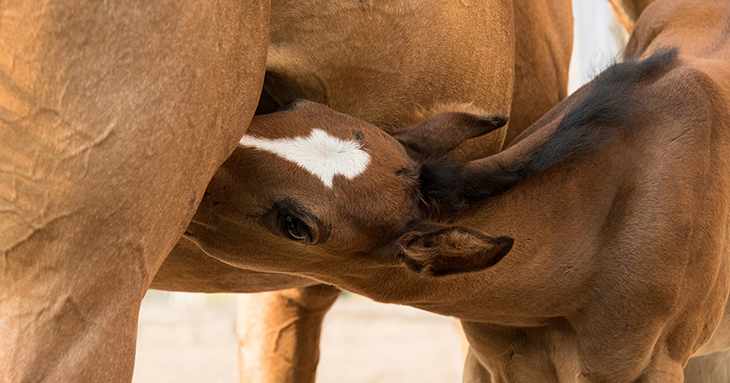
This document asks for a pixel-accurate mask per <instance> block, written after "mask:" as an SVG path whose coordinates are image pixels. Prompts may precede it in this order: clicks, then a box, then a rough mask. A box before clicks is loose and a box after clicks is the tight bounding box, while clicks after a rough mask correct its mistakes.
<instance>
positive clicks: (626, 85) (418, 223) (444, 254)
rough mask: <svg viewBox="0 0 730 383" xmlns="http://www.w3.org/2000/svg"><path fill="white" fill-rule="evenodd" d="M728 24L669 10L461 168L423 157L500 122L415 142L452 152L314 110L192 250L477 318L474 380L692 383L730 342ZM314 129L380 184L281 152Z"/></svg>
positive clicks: (242, 155) (467, 323)
mask: <svg viewBox="0 0 730 383" xmlns="http://www.w3.org/2000/svg"><path fill="white" fill-rule="evenodd" d="M729 18H730V7H728V5H727V3H725V2H720V1H709V0H708V1H701V2H697V1H695V2H691V3H690V2H683V1H678V0H664V1H659V2H657V3H656V4H654V5H652V6H650V7H649V8H647V10H646V13H645V14H644V15H643V16H642V18H641V20H640V21H639V23H638V24H637V28H636V31H635V32H634V35H633V36H632V38H631V41H630V43H629V48H628V50H627V52H628V55H629V56H630V57H633V58H632V59H629V60H627V62H625V63H621V64H618V65H616V66H614V67H612V68H610V69H609V70H607V71H606V72H605V73H603V74H602V75H600V76H599V77H598V78H597V79H596V80H594V81H593V82H591V83H590V84H588V85H587V86H585V87H584V88H582V89H581V90H580V91H578V92H577V93H576V94H574V95H573V96H571V97H570V98H568V99H567V100H566V101H564V102H563V103H561V104H560V105H559V106H558V107H556V108H555V109H553V110H552V111H551V112H549V113H548V114H547V115H546V116H545V117H543V118H542V119H541V120H540V121H539V122H538V123H536V124H535V125H534V126H533V127H532V128H531V129H529V130H528V132H527V133H526V134H525V135H523V137H522V138H521V139H520V140H519V141H518V142H517V143H516V144H515V145H513V146H512V147H511V148H509V149H508V150H506V151H504V152H503V153H501V154H498V155H495V156H491V157H487V158H484V159H480V160H477V161H473V162H470V163H467V164H465V165H463V166H461V165H458V164H456V165H454V166H450V167H447V168H445V167H444V164H448V163H449V162H448V161H435V160H431V161H420V160H418V159H422V158H428V157H429V153H424V152H422V151H421V152H419V151H420V150H421V149H419V148H423V147H430V148H431V149H430V150H429V151H434V152H440V153H444V152H448V151H449V150H450V149H453V148H454V147H455V146H456V145H455V144H458V143H459V142H460V140H462V139H466V138H469V137H472V136H476V135H480V134H483V133H484V132H485V131H489V130H491V129H494V128H495V127H496V126H498V125H499V124H498V123H497V121H498V120H496V119H494V118H487V119H484V118H478V117H474V116H472V117H469V115H467V114H458V113H457V114H447V115H441V116H437V117H435V118H434V119H432V120H427V121H425V122H423V123H421V124H419V125H417V126H416V127H414V128H412V130H407V131H406V132H404V133H403V134H402V135H400V136H399V137H398V138H399V139H400V140H401V142H404V143H408V141H409V140H408V137H413V136H414V135H416V136H420V137H437V138H439V139H440V141H439V140H433V141H432V144H430V145H425V146H424V145H420V146H413V145H411V146H408V145H406V146H405V147H403V146H402V144H399V143H398V141H396V140H393V139H391V138H389V137H387V136H384V135H382V134H380V133H378V131H377V130H376V129H375V128H374V127H372V126H370V125H368V124H366V123H364V122H362V121H358V120H356V119H352V118H350V117H347V116H344V115H338V114H335V113H333V112H330V111H327V110H326V109H323V108H321V107H318V106H315V105H311V104H306V103H300V104H298V105H296V106H294V107H293V108H292V109H291V110H290V111H287V112H282V113H277V114H272V115H269V116H261V117H258V118H257V119H255V121H254V123H253V124H252V127H251V135H252V137H253V138H255V139H253V138H252V139H249V140H244V141H243V146H241V147H239V148H238V149H236V151H235V152H234V154H233V155H232V157H231V158H229V160H228V161H226V163H225V164H224V165H223V167H222V168H221V169H220V170H219V172H218V173H217V174H216V176H215V177H214V178H213V181H212V182H211V184H210V185H209V188H208V192H207V195H206V197H205V198H204V200H203V202H202V203H201V205H200V208H199V210H198V212H197V213H196V215H195V217H194V219H193V222H192V223H191V225H190V226H189V227H188V232H187V233H186V237H187V238H190V239H192V240H193V241H194V242H195V243H196V244H198V245H199V246H200V247H201V248H202V249H204V250H205V251H206V252H208V253H209V254H211V255H212V256H214V257H216V258H219V259H221V260H223V261H225V262H227V263H230V264H233V265H237V266H241V267H247V268H251V269H257V270H271V271H279V272H296V273H300V274H302V275H305V276H308V277H311V278H315V279H318V280H322V281H326V282H328V283H332V284H335V285H337V286H340V287H343V288H347V289H348V290H351V291H354V292H357V293H361V294H364V295H367V296H370V297H372V298H374V299H376V300H380V301H384V302H393V303H401V304H408V305H411V306H414V307H419V308H422V309H426V310H429V311H433V312H437V313H441V314H446V315H452V316H456V317H458V318H460V319H461V320H462V323H463V325H464V329H465V331H466V333H467V336H468V337H469V340H470V344H471V346H472V348H471V350H470V354H469V358H468V361H467V373H466V377H465V379H466V380H467V381H489V380H487V379H491V381H494V382H508V381H509V382H536V381H561V382H572V381H578V382H580V381H589V382H668V381H669V382H681V381H682V368H683V366H684V364H685V363H686V362H687V360H688V359H689V358H690V356H692V355H702V354H705V353H709V352H712V351H715V350H721V349H724V348H726V347H727V346H728V339H727V337H726V335H725V334H727V329H726V327H727V325H726V322H725V321H722V322H721V318H723V314H724V311H725V309H726V302H727V297H728V290H729V288H730V286H729V283H728V282H729V278H730V275H729V274H728V273H729V271H730V270H728V267H729V266H728V262H727V261H728V257H729V256H730V255H729V254H728V253H727V240H728V238H727V230H728V224H727V222H728V216H729V212H730V210H729V209H730V179H729V178H728V177H727V174H728V172H730V160H729V159H730V149H728V148H730V145H729V144H730V142H728V141H730V126H728V125H730V116H728V112H727V111H728V106H730V104H728V100H729V99H728V96H729V95H728V94H727V92H728V89H730V83H728V79H730V66H729V65H728V62H729V61H728V58H730V57H728V56H730V51H729V49H730V47H728V46H727V44H726V43H725V40H726V38H725V37H726V36H725V33H726V32H725V29H724V28H722V26H723V25H724V23H726V20H728V19H729ZM673 46H676V47H679V54H678V55H677V53H676V51H669V50H667V47H673ZM313 129H326V130H325V132H326V133H327V134H328V135H329V136H330V137H333V139H332V140H331V141H332V142H339V141H337V140H340V141H346V142H354V143H355V144H352V145H354V146H348V147H349V148H351V149H347V150H345V151H344V152H342V153H345V157H346V158H356V157H357V156H360V154H358V152H357V150H360V151H364V152H366V153H368V154H369V156H370V157H369V161H368V162H367V167H366V168H365V170H362V171H360V172H346V173H341V174H349V175H347V176H337V175H336V176H335V177H334V178H333V179H332V182H333V184H332V186H331V187H330V186H328V184H327V182H325V181H324V180H325V179H324V178H321V175H320V176H318V175H317V174H319V173H317V172H312V170H311V168H308V167H306V166H305V165H304V164H306V163H307V161H308V160H307V161H305V160H301V161H300V160H292V159H291V158H297V157H296V156H294V157H286V158H290V159H289V160H284V159H283V158H281V157H279V156H280V155H282V154H279V155H277V154H276V153H281V152H277V151H275V150H274V149H271V148H272V147H276V145H274V146H269V144H268V143H269V142H277V143H286V142H288V141H286V140H284V141H277V140H280V139H282V138H284V137H292V134H293V135H294V136H302V137H305V136H307V135H309V134H311V131H312V130H313ZM297 132H299V133H297ZM424 132H425V133H424ZM443 138H449V140H447V141H448V142H443V141H444V140H443ZM328 140H330V139H327V140H323V141H322V142H330V141H328ZM310 141H311V140H310ZM310 141H307V142H310ZM439 142H441V144H439ZM272 145H273V144H272ZM277 145H278V144H277ZM438 145H442V147H439V146H438ZM353 147H354V148H358V149H352V148H353ZM351 156H354V157H351ZM297 161H299V162H297ZM302 161H303V162H302ZM253 163H256V164H257V165H256V166H253V167H252V166H250V165H247V164H253ZM306 169H310V170H306ZM419 169H420V172H419ZM351 170H352V169H351ZM334 174H340V173H338V172H335V173H334ZM353 174H355V175H354V176H352V175H353ZM419 174H420V175H419ZM250 185H256V187H255V188H253V187H251V186H250ZM363 207H365V208H363ZM436 219H438V220H436ZM485 233H489V235H487V234H485ZM504 236H509V237H512V238H514V244H513V243H512V241H511V240H510V239H509V238H507V237H504ZM253 238H255V240H254V239H253ZM477 269H484V270H483V271H479V272H471V271H474V270H477ZM439 275H440V276H439ZM718 326H719V327H718ZM716 329H717V331H716Z"/></svg>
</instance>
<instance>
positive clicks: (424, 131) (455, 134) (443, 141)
mask: <svg viewBox="0 0 730 383" xmlns="http://www.w3.org/2000/svg"><path fill="white" fill-rule="evenodd" d="M506 123H507V116H503V115H501V114H493V115H479V114H473V113H465V112H446V113H441V114H437V115H436V116H434V117H431V118H429V119H426V120H423V121H421V122H420V123H418V124H416V125H414V126H412V127H410V128H408V129H406V130H404V131H402V132H399V133H397V134H396V135H395V136H394V137H395V139H396V140H398V141H399V142H400V143H401V144H402V145H403V146H405V147H406V148H407V149H409V151H410V152H411V153H409V154H411V155H415V157H416V158H415V159H417V160H423V159H426V158H429V157H438V156H443V155H446V154H447V153H449V152H450V151H452V150H454V149H456V147H457V146H459V145H461V143H462V142H464V141H466V140H468V139H470V138H474V137H479V136H481V135H484V134H486V133H489V132H491V131H493V130H495V129H498V128H501V127H502V126H504V125H505V124H506Z"/></svg>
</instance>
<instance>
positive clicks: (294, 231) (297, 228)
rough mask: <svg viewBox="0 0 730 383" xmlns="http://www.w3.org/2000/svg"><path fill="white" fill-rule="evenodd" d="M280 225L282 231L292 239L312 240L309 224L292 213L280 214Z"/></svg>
mask: <svg viewBox="0 0 730 383" xmlns="http://www.w3.org/2000/svg"><path fill="white" fill-rule="evenodd" d="M279 227H280V228H281V232H282V233H284V235H285V236H286V237H287V238H289V239H291V240H294V241H299V242H310V241H311V240H312V235H311V234H310V232H309V227H308V226H307V224H306V223H304V222H302V220H300V219H298V218H296V217H293V216H291V215H282V216H280V217H279Z"/></svg>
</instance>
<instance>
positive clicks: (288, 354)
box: [237, 285, 341, 383]
mask: <svg viewBox="0 0 730 383" xmlns="http://www.w3.org/2000/svg"><path fill="white" fill-rule="evenodd" d="M340 292H341V290H340V289H338V288H336V287H333V286H329V285H314V286H309V287H302V288H294V289H289V290H281V291H275V292H269V293H258V294H245V295H239V298H238V320H237V322H238V323H237V330H238V368H239V373H240V378H241V382H242V383H308V382H310V383H311V382H314V378H315V375H316V372H317V362H318V361H319V336H320V333H321V330H322V320H324V315H325V314H326V313H327V311H328V310H329V309H330V307H332V304H334V303H335V301H336V300H337V298H338V297H339V296H340Z"/></svg>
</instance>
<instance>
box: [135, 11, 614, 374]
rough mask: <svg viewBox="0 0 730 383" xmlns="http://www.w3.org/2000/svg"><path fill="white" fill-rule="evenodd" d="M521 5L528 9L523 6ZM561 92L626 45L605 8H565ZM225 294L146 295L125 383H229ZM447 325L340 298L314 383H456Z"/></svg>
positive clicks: (457, 360) (232, 366)
mask: <svg viewBox="0 0 730 383" xmlns="http://www.w3.org/2000/svg"><path fill="white" fill-rule="evenodd" d="M525 1H528V0H525ZM573 15H574V17H575V24H574V25H575V27H574V36H575V38H574V43H573V57H572V59H571V66H570V82H569V87H568V88H569V91H570V92H573V91H574V90H575V89H578V88H579V87H580V86H581V85H583V84H584V83H586V82H587V81H589V80H590V79H591V78H593V77H594V76H595V75H596V74H598V73H599V72H601V71H602V70H603V69H605V68H606V67H608V66H609V65H611V64H612V63H613V62H615V61H616V60H617V58H618V57H619V55H620V52H621V49H622V47H623V46H624V44H625V41H626V38H627V36H625V33H624V31H623V29H622V28H621V26H620V24H619V23H618V22H617V21H616V20H615V18H614V15H613V12H612V10H611V8H610V6H609V5H608V2H607V1H606V0H573ZM235 313H236V298H235V295H232V294H208V295H206V294H188V293H167V292H161V291H153V290H151V291H149V292H148V293H147V295H146V297H145V299H144V301H143V302H142V309H141V311H140V317H139V333H138V339H137V360H136V364H135V371H134V379H133V382H134V383H168V382H169V383H172V382H175V383H188V382H191V383H193V382H205V383H218V382H220V383H234V382H237V381H238V368H237V362H236V359H237V350H236V333H235ZM461 370H462V357H461V346H460V339H459V331H458V324H457V322H456V320H454V319H452V318H447V317H440V316H437V315H435V314H430V313H426V312H423V311H419V310H416V309H413V308H410V307H404V306H396V305H383V304H378V303H375V302H373V301H370V300H369V299H366V298H363V297H360V296H356V295H353V294H344V295H343V296H342V297H341V298H340V299H339V300H338V301H337V303H335V305H334V307H333V308H332V310H330V312H329V313H328V314H327V317H326V318H325V323H324V328H323V332H322V342H321V358H320V364H319V368H318V373H317V374H318V375H317V382H318V383H341V382H350V383H396V382H398V383H402V382H419V383H444V382H460V381H461Z"/></svg>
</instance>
